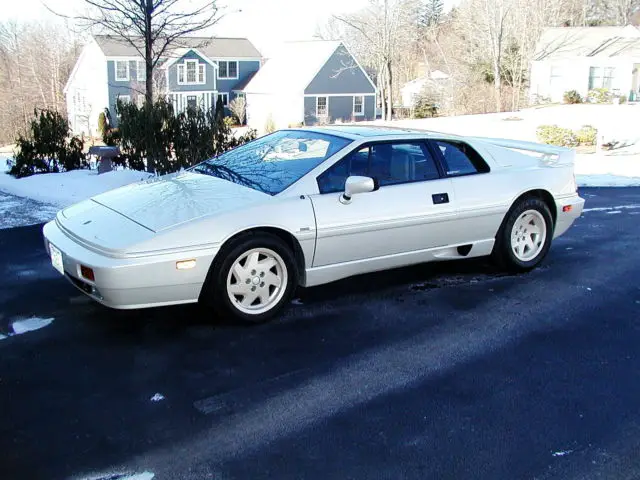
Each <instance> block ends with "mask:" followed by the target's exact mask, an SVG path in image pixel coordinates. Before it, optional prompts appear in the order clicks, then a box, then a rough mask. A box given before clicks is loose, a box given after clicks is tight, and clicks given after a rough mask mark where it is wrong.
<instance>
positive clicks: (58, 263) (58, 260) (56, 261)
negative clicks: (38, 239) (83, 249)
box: [49, 244, 64, 275]
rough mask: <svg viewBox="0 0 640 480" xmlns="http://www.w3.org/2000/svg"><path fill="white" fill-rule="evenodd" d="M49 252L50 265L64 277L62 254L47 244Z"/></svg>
mask: <svg viewBox="0 0 640 480" xmlns="http://www.w3.org/2000/svg"><path fill="white" fill-rule="evenodd" d="M49 250H50V251H51V265H53V267H54V268H55V269H56V270H58V271H59V272H60V273H61V274H62V275H64V266H63V264H62V252H61V251H60V250H58V249H57V248H56V247H54V246H53V245H52V244H49Z"/></svg>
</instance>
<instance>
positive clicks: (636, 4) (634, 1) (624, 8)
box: [603, 0, 640, 25]
mask: <svg viewBox="0 0 640 480" xmlns="http://www.w3.org/2000/svg"><path fill="white" fill-rule="evenodd" d="M603 4H604V5H603V7H604V10H605V11H606V12H608V14H609V16H610V17H611V20H612V22H613V23H614V24H615V25H628V24H630V23H631V21H632V18H633V16H634V15H635V14H636V13H637V12H638V11H640V0H604V1H603Z"/></svg>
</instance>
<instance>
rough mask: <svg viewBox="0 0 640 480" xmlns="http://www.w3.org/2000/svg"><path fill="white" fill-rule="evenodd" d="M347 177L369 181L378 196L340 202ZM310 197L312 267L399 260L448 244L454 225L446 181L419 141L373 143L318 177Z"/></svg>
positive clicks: (450, 197)
mask: <svg viewBox="0 0 640 480" xmlns="http://www.w3.org/2000/svg"><path fill="white" fill-rule="evenodd" d="M350 175H362V176H369V177H373V178H375V179H377V180H378V182H379V184H380V188H379V190H377V191H375V192H370V193H362V194H358V195H354V196H353V198H352V199H351V202H350V203H347V204H345V203H343V202H341V201H340V197H341V195H342V192H343V191H344V184H345V180H346V179H347V177H348V176H350ZM318 187H319V190H320V193H319V194H317V195H313V196H312V197H311V199H312V202H313V207H314V210H315V214H316V228H317V242H316V253H315V257H314V262H313V266H314V267H321V266H326V265H332V264H337V263H343V262H351V261H358V260H365V259H371V258H376V257H383V256H387V255H394V254H403V253H408V252H414V251H419V250H425V249H429V248H433V247H438V246H443V245H447V244H448V237H449V232H450V229H452V228H453V226H454V223H455V222H454V220H455V215H456V212H455V198H454V193H453V189H452V185H451V180H450V179H448V178H442V172H441V171H440V169H439V168H438V165H437V163H436V162H435V161H434V158H433V155H432V154H431V150H430V149H429V147H428V146H427V145H426V143H424V142H422V141H404V142H393V143H374V144H371V145H367V146H364V147H362V148H361V149H359V150H357V151H355V152H352V153H350V154H349V155H347V156H346V157H345V158H343V159H342V160H339V161H338V162H337V163H335V164H334V165H333V166H331V167H329V168H328V169H327V170H326V171H325V172H324V173H322V174H321V175H320V176H319V177H318Z"/></svg>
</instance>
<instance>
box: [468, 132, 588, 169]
mask: <svg viewBox="0 0 640 480" xmlns="http://www.w3.org/2000/svg"><path fill="white" fill-rule="evenodd" d="M471 140H473V141H478V142H481V143H488V144H489V145H494V146H496V147H502V148H508V149H510V150H515V151H518V152H521V153H524V154H527V155H531V154H536V153H537V154H539V155H534V156H536V157H538V158H539V160H540V161H541V162H543V163H544V164H545V165H548V166H555V165H558V166H560V165H562V166H564V165H573V163H574V161H575V156H576V152H575V150H574V149H572V148H566V147H557V146H555V145H546V144H543V143H535V142H526V141H524V140H507V139H502V138H483V137H471Z"/></svg>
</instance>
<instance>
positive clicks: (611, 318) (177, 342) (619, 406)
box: [0, 188, 640, 480]
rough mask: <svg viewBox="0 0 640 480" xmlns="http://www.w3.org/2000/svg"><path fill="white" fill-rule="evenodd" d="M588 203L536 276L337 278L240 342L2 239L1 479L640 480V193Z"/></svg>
mask: <svg viewBox="0 0 640 480" xmlns="http://www.w3.org/2000/svg"><path fill="white" fill-rule="evenodd" d="M582 194H583V195H585V196H586V199H587V206H586V208H587V209H589V210H588V211H586V212H585V214H584V216H583V217H582V218H581V219H579V220H578V221H577V222H576V225H575V226H574V227H573V228H572V229H571V230H570V232H569V233H568V234H567V235H566V236H563V237H561V238H560V239H558V240H557V241H556V242H555V243H554V246H553V248H552V250H551V252H550V255H549V257H548V259H547V260H546V262H545V264H544V265H543V266H542V267H541V268H539V269H537V270H535V271H534V272H531V273H529V274H525V275H516V276H510V275H504V274H502V273H500V272H498V271H495V270H494V269H493V268H492V267H491V266H489V265H487V264H486V263H485V262H482V261H467V262H454V263H443V264H431V265H423V266H417V267H411V268H406V269H399V270H395V271H392V272H385V273H380V274H374V275H367V276H362V277H357V278H352V279H346V280H344V281H341V282H338V283H335V284H332V285H328V286H324V287H319V288H314V289H308V290H304V291H301V292H299V296H298V298H297V299H296V300H295V301H294V302H293V304H292V305H291V308H290V309H289V310H288V311H287V313H286V314H285V315H284V316H283V317H282V318H281V319H279V320H277V321H275V322H273V323H271V324H268V325H262V326H258V327H252V328H243V327H237V326H233V325H229V324H226V323H225V322H224V320H221V319H213V318H212V317H211V316H210V314H209V312H207V311H206V310H201V309H200V308H198V307H195V306H187V307H175V308H163V309H154V310H148V311H134V312H114V311H110V310H107V309H105V308H103V307H100V306H98V305H95V304H94V303H92V302H91V301H89V300H88V299H86V298H84V297H83V296H82V295H81V294H79V293H78V292H77V291H76V290H74V289H73V288H72V287H71V286H70V285H68V284H67V283H66V281H65V280H64V279H62V278H61V277H60V276H59V275H58V274H57V273H56V272H55V270H53V268H52V267H51V266H50V265H49V260H48V258H47V256H46V255H45V252H44V250H43V247H42V240H41V235H40V229H41V227H40V226H33V227H24V228H13V229H6V230H0V271H2V272H3V275H2V276H1V277H0V359H1V360H0V414H1V415H2V419H1V420H0V478H2V479H31V478H34V479H43V478H44V479H59V478H60V479H64V478H77V479H85V478H104V479H106V478H109V479H111V480H115V479H118V478H127V477H129V478H138V479H145V478H151V476H152V475H153V478H154V479H233V478H238V479H245V478H250V479H259V478H277V479H286V478H296V479H298V478H305V479H325V478H341V479H342V478H353V479H369V478H376V479H377V478H385V479H386V478H389V479H400V478H416V479H426V478H437V479H445V478H455V479H465V478H478V479H489V478H491V479H501V478H504V479H514V478H530V479H547V478H562V479H565V478H576V479H578V478H580V479H582V478H616V479H632V478H638V477H640V455H639V454H638V452H640V407H639V405H640V375H639V374H638V373H639V372H640V354H639V353H638V352H639V348H638V345H640V253H639V249H638V242H639V240H640V222H639V220H640V189H639V188H625V189H597V188H594V189H583V190H582ZM25 320H26V322H25ZM38 327H42V328H39V329H38ZM134 475H138V477H134Z"/></svg>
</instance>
